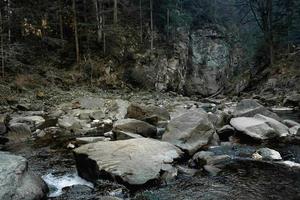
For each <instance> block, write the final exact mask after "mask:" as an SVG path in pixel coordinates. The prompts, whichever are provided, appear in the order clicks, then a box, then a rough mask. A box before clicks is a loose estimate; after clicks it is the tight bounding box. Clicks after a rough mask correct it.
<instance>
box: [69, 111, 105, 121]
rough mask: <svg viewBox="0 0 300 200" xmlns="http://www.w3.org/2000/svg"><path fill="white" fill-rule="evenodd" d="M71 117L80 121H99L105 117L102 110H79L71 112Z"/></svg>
mask: <svg viewBox="0 0 300 200" xmlns="http://www.w3.org/2000/svg"><path fill="white" fill-rule="evenodd" d="M72 115H73V116H76V117H78V118H79V119H81V120H101V119H103V118H104V117H105V114H104V113H103V111H102V110H81V109H76V110H73V111H72Z"/></svg>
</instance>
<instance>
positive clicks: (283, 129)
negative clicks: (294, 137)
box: [254, 114, 290, 137]
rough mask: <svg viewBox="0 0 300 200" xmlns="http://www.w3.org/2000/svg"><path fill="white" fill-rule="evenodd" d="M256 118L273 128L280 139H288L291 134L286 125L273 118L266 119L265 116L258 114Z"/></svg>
mask: <svg viewBox="0 0 300 200" xmlns="http://www.w3.org/2000/svg"><path fill="white" fill-rule="evenodd" d="M254 118H256V119H260V120H262V121H264V122H265V123H266V124H268V125H269V126H270V127H271V128H273V129H274V130H275V132H276V133H277V135H278V136H279V137H286V136H288V135H289V134H290V133H289V127H287V126H286V125H284V124H282V123H281V122H279V121H277V120H275V119H273V118H271V117H266V116H264V115H261V114H257V115H255V116H254Z"/></svg>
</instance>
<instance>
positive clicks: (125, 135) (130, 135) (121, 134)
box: [115, 131, 143, 140]
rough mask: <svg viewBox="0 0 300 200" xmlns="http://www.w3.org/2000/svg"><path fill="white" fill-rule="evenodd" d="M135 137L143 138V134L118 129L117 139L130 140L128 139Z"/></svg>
mask: <svg viewBox="0 0 300 200" xmlns="http://www.w3.org/2000/svg"><path fill="white" fill-rule="evenodd" d="M134 138H143V136H141V135H138V134H135V133H129V132H123V131H118V132H116V133H115V139H116V140H128V139H134Z"/></svg>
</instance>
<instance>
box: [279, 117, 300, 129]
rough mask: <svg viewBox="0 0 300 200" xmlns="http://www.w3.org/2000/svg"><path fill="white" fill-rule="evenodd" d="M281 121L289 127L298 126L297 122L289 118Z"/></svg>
mask: <svg viewBox="0 0 300 200" xmlns="http://www.w3.org/2000/svg"><path fill="white" fill-rule="evenodd" d="M282 122H283V123H284V124H285V125H286V126H287V127H289V128H292V127H294V126H300V124H299V123H298V122H295V121H293V120H289V119H286V120H283V121H282Z"/></svg>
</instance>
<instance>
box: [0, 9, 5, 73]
mask: <svg viewBox="0 0 300 200" xmlns="http://www.w3.org/2000/svg"><path fill="white" fill-rule="evenodd" d="M0 23H1V24H0V34H1V69H2V78H4V67H5V60H4V41H3V20H2V12H1V11H0Z"/></svg>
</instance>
